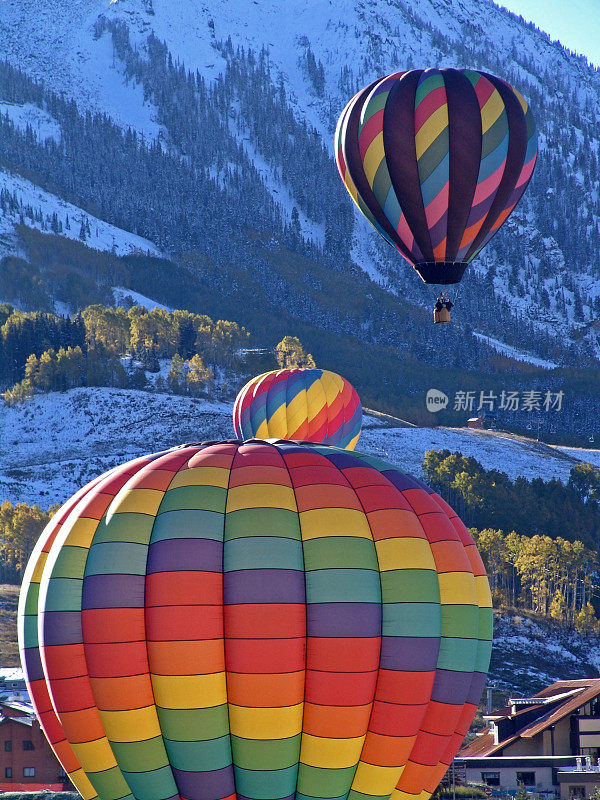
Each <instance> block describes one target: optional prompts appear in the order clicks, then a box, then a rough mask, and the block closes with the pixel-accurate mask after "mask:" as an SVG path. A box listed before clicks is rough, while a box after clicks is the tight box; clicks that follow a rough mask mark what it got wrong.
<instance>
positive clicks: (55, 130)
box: [0, 101, 61, 144]
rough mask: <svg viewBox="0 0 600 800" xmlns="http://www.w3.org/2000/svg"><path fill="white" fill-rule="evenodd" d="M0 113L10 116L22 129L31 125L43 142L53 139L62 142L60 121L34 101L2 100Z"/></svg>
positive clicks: (17, 126) (24, 129)
mask: <svg viewBox="0 0 600 800" xmlns="http://www.w3.org/2000/svg"><path fill="white" fill-rule="evenodd" d="M0 114H1V115H2V116H8V118H9V119H10V120H11V122H12V123H13V124H14V125H15V127H16V128H18V129H19V130H21V131H26V130H27V128H28V127H30V128H31V130H32V131H33V133H34V134H35V135H36V136H37V138H38V139H39V140H40V141H41V142H44V141H46V140H47V139H53V140H54V141H55V142H56V143H57V144H59V143H60V139H61V128H60V125H59V124H58V122H57V121H56V120H55V119H54V117H52V116H51V115H50V114H48V112H47V111H44V110H43V109H41V108H39V107H38V106H34V105H33V103H23V104H22V105H17V104H16V103H7V102H4V101H1V102H0Z"/></svg>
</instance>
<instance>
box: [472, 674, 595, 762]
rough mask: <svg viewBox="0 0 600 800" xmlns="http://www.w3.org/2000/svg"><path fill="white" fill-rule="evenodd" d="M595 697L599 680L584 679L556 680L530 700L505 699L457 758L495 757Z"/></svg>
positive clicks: (488, 716)
mask: <svg viewBox="0 0 600 800" xmlns="http://www.w3.org/2000/svg"><path fill="white" fill-rule="evenodd" d="M599 695H600V678H587V679H582V680H574V681H557V682H556V683H553V684H552V685H551V686H547V687H546V688H545V689H542V691H541V692H538V693H537V694H536V695H535V696H534V697H527V698H519V699H514V700H509V704H508V705H507V706H505V707H504V708H501V709H500V710H498V711H495V712H494V713H493V714H489V715H486V716H485V719H488V720H490V722H491V724H490V726H489V727H488V728H487V729H486V730H485V731H484V732H483V734H482V735H480V736H478V737H477V738H476V739H475V740H474V741H472V742H470V743H469V744H468V745H467V746H466V747H464V748H463V749H462V750H461V751H460V753H459V756H460V757H461V758H469V757H485V756H492V755H499V754H501V752H502V750H503V749H504V748H505V747H507V746H508V745H510V744H512V743H513V742H515V741H517V739H531V738H533V737H534V736H536V735H537V734H538V733H541V732H542V731H544V730H546V729H547V728H549V727H551V726H552V725H555V724H556V723H557V722H558V721H559V720H560V719H562V718H563V717H566V716H567V715H569V714H571V713H572V712H573V711H575V710H576V709H578V708H579V707H580V706H583V705H585V704H586V703H589V702H590V701H591V700H593V699H594V698H595V697H598V696H599Z"/></svg>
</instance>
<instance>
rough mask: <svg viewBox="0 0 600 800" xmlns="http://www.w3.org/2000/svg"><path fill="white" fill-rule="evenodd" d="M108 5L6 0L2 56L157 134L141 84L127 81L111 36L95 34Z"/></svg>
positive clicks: (101, 0) (0, 22)
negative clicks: (135, 84)
mask: <svg viewBox="0 0 600 800" xmlns="http://www.w3.org/2000/svg"><path fill="white" fill-rule="evenodd" d="M108 8H109V1H108V0H73V2H70V0H41V1H40V0H6V2H2V3H1V4H0V32H1V33H0V56H1V57H2V58H8V59H9V60H10V61H12V62H14V63H15V64H18V65H20V66H21V67H22V68H24V69H25V70H26V71H27V72H28V73H29V74H30V75H32V76H33V77H35V78H38V79H41V80H43V81H44V82H45V83H47V84H48V85H49V86H52V87H53V88H54V89H55V90H56V91H58V92H64V91H66V92H67V93H68V94H69V95H71V96H72V97H73V98H74V99H76V100H77V101H78V102H80V103H82V104H83V106H84V107H86V108H89V109H92V110H95V111H102V112H106V113H108V114H109V115H110V116H112V117H113V119H114V120H115V121H116V122H118V123H119V124H121V125H123V126H125V127H127V126H130V127H132V128H134V129H135V130H137V131H138V132H139V133H140V134H144V135H145V136H150V137H155V136H157V135H158V133H159V131H160V126H159V125H158V123H157V122H156V119H155V117H156V111H155V109H153V108H152V107H151V106H150V105H149V104H148V103H147V102H146V101H145V100H144V96H143V91H142V90H141V87H139V86H134V85H133V84H130V85H129V86H126V85H125V82H124V80H123V74H122V65H120V64H119V62H118V61H115V60H114V57H113V49H112V46H111V44H110V41H109V40H107V39H101V40H96V39H94V35H93V24H94V22H95V20H96V19H97V17H98V14H100V13H102V12H106V11H107V10H108ZM148 27H149V26H148Z"/></svg>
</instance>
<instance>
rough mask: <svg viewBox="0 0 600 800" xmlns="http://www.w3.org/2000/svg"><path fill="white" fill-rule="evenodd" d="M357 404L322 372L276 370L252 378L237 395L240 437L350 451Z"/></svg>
mask: <svg viewBox="0 0 600 800" xmlns="http://www.w3.org/2000/svg"><path fill="white" fill-rule="evenodd" d="M361 424H362V406H361V404H360V400H359V398H358V395H357V393H356V391H355V389H354V388H353V387H352V386H351V384H350V383H348V381H347V380H345V379H344V378H342V377H341V376H340V375H337V374H336V373H335V372H329V371H328V370H324V369H280V370H273V372H265V373H264V374H263V375H259V376H258V377H256V378H253V379H252V380H251V381H248V383H247V384H246V385H245V386H244V388H243V389H242V390H241V391H240V393H239V394H238V396H237V398H236V401H235V405H234V407H233V427H234V430H235V433H236V435H237V436H239V437H240V439H251V438H253V437H256V438H257V439H269V438H272V437H274V438H277V439H294V440H300V441H306V442H315V443H317V444H329V445H335V446H336V447H345V448H346V449H348V450H354V448H355V446H356V443H357V441H358V437H359V436H360V428H361Z"/></svg>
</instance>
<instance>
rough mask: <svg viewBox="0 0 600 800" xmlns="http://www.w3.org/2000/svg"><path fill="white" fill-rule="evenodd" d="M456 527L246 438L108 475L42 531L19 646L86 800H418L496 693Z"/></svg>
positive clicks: (316, 450)
mask: <svg viewBox="0 0 600 800" xmlns="http://www.w3.org/2000/svg"><path fill="white" fill-rule="evenodd" d="M491 625H492V610H491V602H490V592H489V586H488V582H487V578H486V576H485V572H484V568H483V565H482V562H481V559H480V557H479V554H478V552H477V550H476V548H475V545H474V544H473V541H472V539H471V537H470V536H469V534H468V532H467V530H466V528H465V526H464V525H463V523H462V522H461V521H460V519H459V518H458V517H457V516H456V514H455V513H454V512H453V511H452V509H451V508H450V507H449V506H448V505H447V504H446V503H445V502H444V501H443V500H442V499H441V498H440V497H439V496H438V495H437V494H435V493H434V492H432V491H431V490H430V489H428V488H427V487H426V486H425V485H424V484H422V483H421V482H420V481H418V480H416V479H415V478H411V477H410V476H408V475H405V474H403V473H402V472H400V471H399V470H397V469H396V468H394V467H393V466H392V465H390V464H387V463H385V462H383V461H379V460H377V459H374V458H372V457H370V456H365V455H361V454H358V453H350V452H348V451H346V450H342V449H338V448H332V447H325V446H321V445H310V444H298V443H294V442H289V441H275V442H265V441H259V440H250V441H248V442H244V443H240V442H238V441H226V442H206V443H202V444H193V445H184V446H182V447H180V448H176V449H173V450H170V451H167V452H163V453H157V454H155V455H152V456H148V457H144V458H140V459H138V460H136V461H132V462H130V463H128V464H125V465H124V466H121V467H117V468H115V469H113V470H112V471H110V472H108V473H107V474H105V475H104V476H102V477H100V478H98V479H97V480H95V481H94V482H92V483H90V484H89V485H88V486H86V487H85V488H84V489H82V490H81V491H80V492H79V493H78V494H77V495H75V497H73V499H72V500H71V501H69V502H68V503H67V504H66V505H64V506H63V507H62V508H61V509H60V510H59V511H58V513H57V514H56V515H55V516H54V517H53V518H52V520H51V522H50V523H49V525H48V526H47V528H46V529H45V531H44V532H43V534H42V536H41V538H40V540H39V542H38V543H37V545H36V547H35V550H34V552H33V554H32V556H31V560H30V562H29V564H28V566H27V569H26V574H25V578H24V582H23V588H22V592H21V598H20V607H19V643H20V649H21V658H22V663H23V668H24V670H25V674H26V678H27V683H28V689H29V692H30V696H31V699H32V702H33V704H34V706H35V709H36V712H37V714H38V716H39V719H40V722H41V725H42V728H43V729H44V731H45V734H46V736H47V737H48V740H49V741H50V743H51V745H52V747H53V748H54V751H55V752H56V754H57V756H58V758H59V759H60V761H61V763H62V765H63V767H64V769H65V770H66V772H67V773H68V774H69V776H70V778H71V780H72V781H73V783H74V784H75V786H76V787H77V789H78V790H79V792H80V793H81V795H82V796H83V798H84V800H93V798H96V797H98V798H101V800H120V799H121V798H127V800H134V798H135V800H246V799H247V800H281V799H282V798H287V799H288V800H292V798H294V800H308V799H309V798H322V800H326V799H327V800H333V799H334V798H337V799H341V798H350V800H375V799H376V798H377V799H379V800H383V799H384V798H394V800H415V799H416V798H421V799H424V798H426V797H428V796H429V795H430V794H431V792H432V791H433V790H434V789H435V788H436V786H437V784H438V782H439V781H440V779H441V778H442V776H443V775H444V773H445V771H446V769H447V767H448V765H449V764H450V762H451V760H452V758H453V756H454V755H455V753H456V752H457V750H458V748H459V746H460V744H461V742H462V740H463V737H464V735H465V733H466V731H467V729H468V727H469V724H470V722H471V719H472V717H473V715H474V712H475V708H476V703H477V701H478V700H479V697H480V694H481V691H482V687H483V685H484V681H485V676H486V672H487V669H488V663H489V658H490V648H491Z"/></svg>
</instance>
